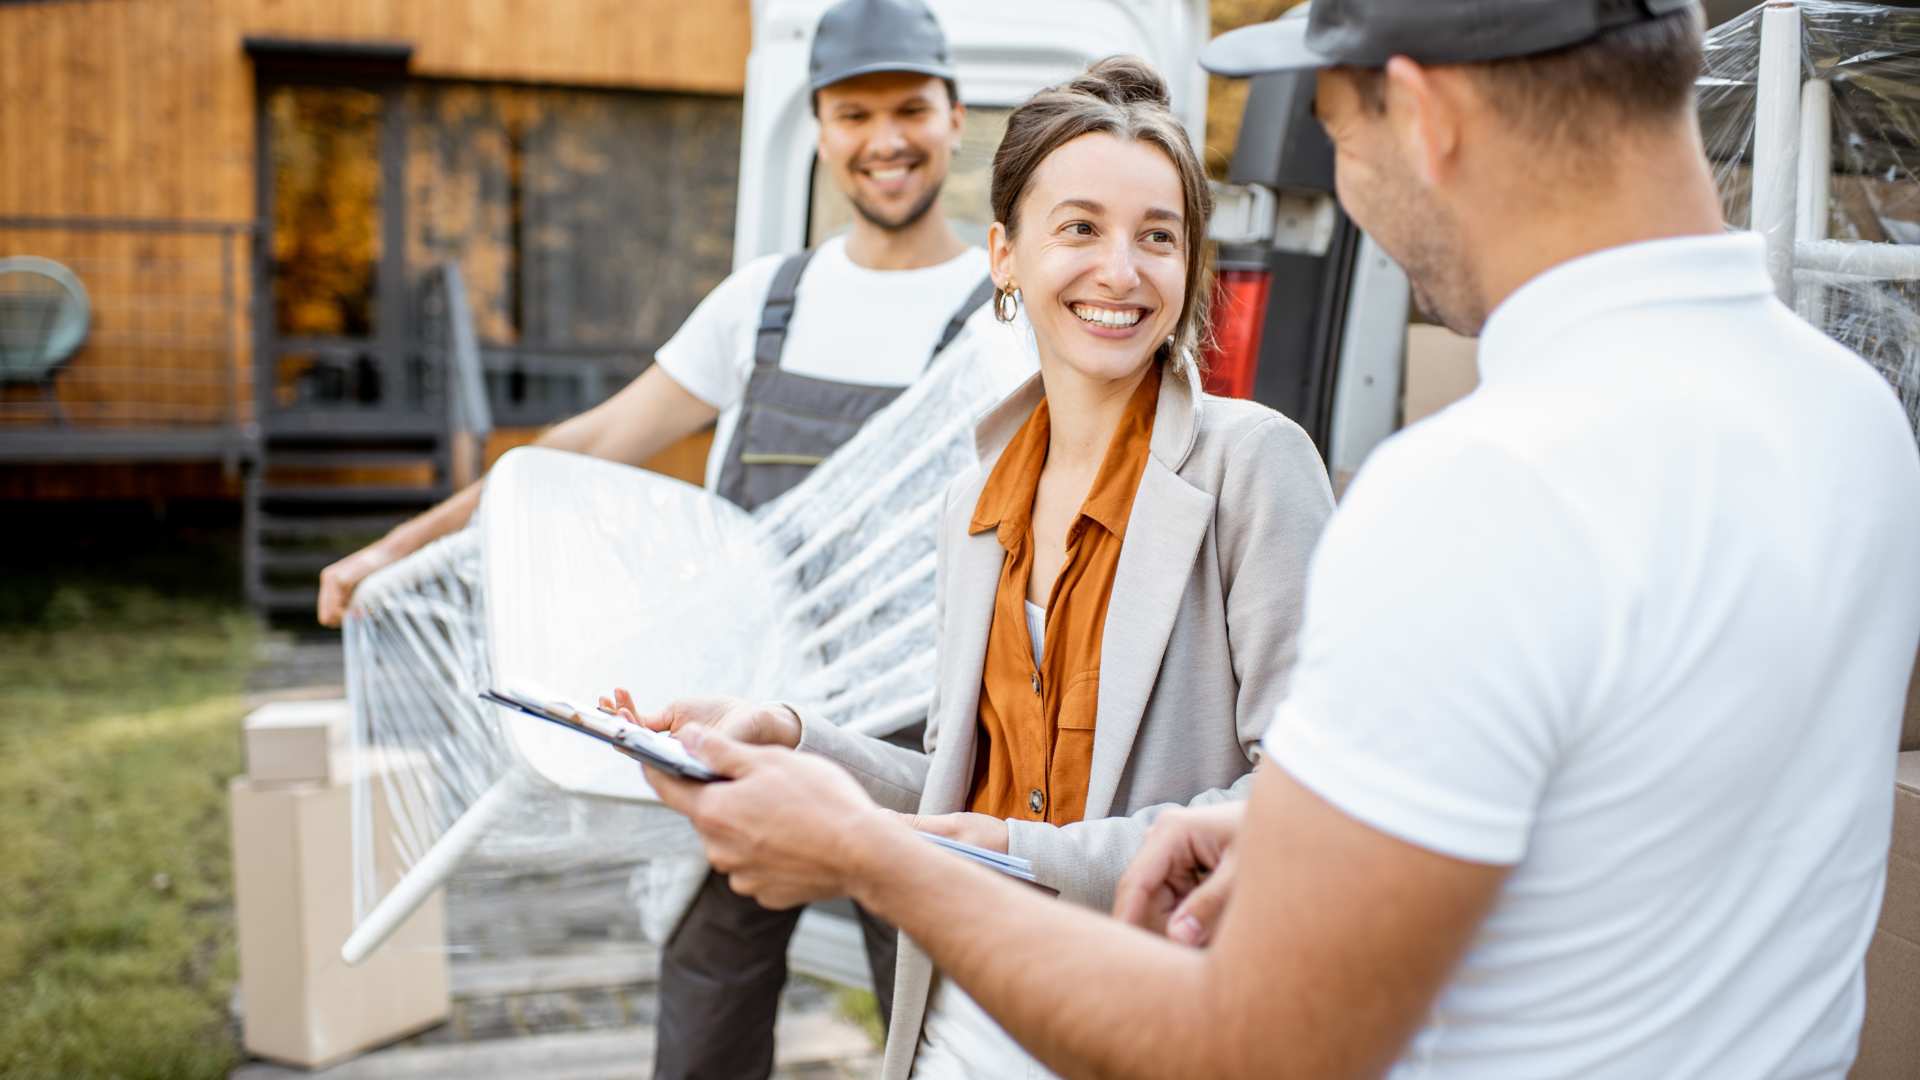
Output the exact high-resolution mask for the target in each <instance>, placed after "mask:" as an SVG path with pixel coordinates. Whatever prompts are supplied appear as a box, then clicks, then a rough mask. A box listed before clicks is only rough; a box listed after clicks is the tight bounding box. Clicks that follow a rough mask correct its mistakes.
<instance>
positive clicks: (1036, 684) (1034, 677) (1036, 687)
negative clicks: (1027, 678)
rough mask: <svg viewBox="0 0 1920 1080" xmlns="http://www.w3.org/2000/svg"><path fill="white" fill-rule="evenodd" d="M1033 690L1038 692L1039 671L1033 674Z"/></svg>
mask: <svg viewBox="0 0 1920 1080" xmlns="http://www.w3.org/2000/svg"><path fill="white" fill-rule="evenodd" d="M1033 692H1034V693H1036V694H1037V693H1039V692H1040V673H1039V672H1037V671H1036V672H1034V675H1033Z"/></svg>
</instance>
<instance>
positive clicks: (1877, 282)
mask: <svg viewBox="0 0 1920 1080" xmlns="http://www.w3.org/2000/svg"><path fill="white" fill-rule="evenodd" d="M1796 6H1797V7H1798V16H1799V17H1798V26H1799V39H1800V40H1799V44H1800V49H1799V57H1800V61H1799V66H1800V83H1801V84H1800V85H1799V86H1798V87H1797V88H1792V89H1797V90H1798V99H1797V104H1798V106H1799V113H1798V126H1797V131H1798V138H1795V139H1791V140H1790V142H1791V146H1790V149H1791V150H1792V151H1793V152H1794V153H1795V155H1796V156H1797V161H1796V162H1793V163H1792V164H1793V166H1794V167H1793V169H1792V171H1791V172H1788V171H1786V170H1784V169H1781V170H1776V174H1775V175H1776V177H1778V178H1783V182H1784V184H1785V185H1786V187H1787V188H1790V189H1791V193H1792V195H1793V197H1794V199H1795V204H1796V205H1795V213H1794V214H1793V215H1792V217H1791V218H1790V219H1781V224H1782V225H1784V226H1788V227H1790V228H1791V233H1790V237H1791V240H1792V245H1791V249H1792V251H1793V252H1794V257H1793V259H1792V270H1791V273H1792V288H1791V300H1792V302H1793V304H1794V307H1795V309H1796V310H1797V311H1798V312H1799V313H1800V315H1801V316H1802V317H1804V318H1806V319H1807V320H1808V321H1809V322H1811V323H1813V324H1814V325H1815V326H1818V327H1820V328H1821V329H1822V330H1824V331H1826V332H1827V333H1828V334H1830V335H1831V336H1833V337H1834V338H1835V339H1837V340H1838V341H1840V342H1842V343H1843V344H1845V345H1847V346H1848V347H1849V348H1852V349H1853V350H1855V351H1856V352H1858V353H1860V355H1862V356H1864V357H1866V359H1867V360H1868V361H1870V362H1871V363H1872V364H1873V365H1874V366H1875V367H1876V368H1877V369H1879V371H1880V372H1881V373H1882V374H1883V375H1885V376H1886V378H1887V381H1888V382H1889V383H1891V384H1892V385H1893V387H1894V389H1895V390H1896V391H1897V392H1898V393H1899V395H1900V400H1901V402H1902V403H1903V404H1904V405H1905V406H1906V408H1907V416H1908V419H1909V421H1910V422H1915V423H1916V426H1920V283H1916V282H1915V281H1914V280H1913V279H1914V278H1915V277H1916V276H1920V273H1917V272H1920V185H1917V184H1916V176H1915V172H1914V169H1915V166H1916V164H1920V11H1916V10H1908V9H1903V8H1890V7H1884V6H1881V5H1877V4H1856V3H1836V2H1829V0H1803V2H1801V3H1799V4H1798V5H1796ZM1784 14H1785V15H1786V16H1787V17H1788V18H1789V19H1791V17H1792V13H1791V12H1786V13H1784ZM1777 16H1778V13H1776V17H1777ZM1767 17H1768V16H1767V13H1766V10H1765V9H1764V8H1760V7H1756V8H1754V9H1753V10H1751V11H1749V12H1747V13H1746V14H1744V15H1741V16H1739V17H1738V18H1736V19H1734V20H1732V21H1731V22H1728V23H1725V24H1723V25H1721V26H1719V27H1716V28H1715V29H1713V30H1712V31H1710V32H1709V33H1708V34H1707V37H1706V42H1705V66H1704V69H1703V72H1702V75H1701V78H1700V81H1699V84H1698V94H1697V97H1698V103H1699V109H1700V124H1701V130H1702V133H1703V135H1704V136H1705V139H1706V146H1707V155H1708V157H1709V158H1710V159H1711V160H1712V162H1713V166H1714V180H1715V182H1716V184H1717V185H1718V187H1719V190H1720V198H1721V203H1722V206H1723V207H1724V209H1725V212H1726V218H1727V222H1728V224H1729V226H1730V227H1733V228H1749V227H1754V228H1759V227H1760V226H1759V225H1758V224H1756V223H1755V221H1754V217H1755V194H1754V192H1755V180H1756V177H1755V165H1756V151H1757V149H1758V144H1759V142H1760V141H1761V140H1760V137H1759V136H1760V129H1761V128H1762V127H1764V124H1763V123H1761V121H1762V120H1764V119H1765V118H1763V117H1761V116H1760V115H1759V112H1760V110H1759V104H1760V98H1761V93H1760V84H1761V82H1762V78H1763V75H1762V69H1763V66H1764V65H1763V61H1762V51H1763V50H1762V38H1763V27H1764V25H1765V23H1766V20H1767ZM1775 25H1776V26H1779V25H1788V26H1790V25H1792V24H1791V23H1790V22H1789V23H1786V24H1780V23H1776V24H1775ZM1789 44H1790V43H1789ZM1789 92H1790V91H1789ZM1775 100H1778V101H1781V102H1784V103H1786V104H1789V105H1791V104H1794V101H1793V99H1792V98H1790V97H1788V96H1787V95H1786V94H1781V95H1780V96H1778V97H1777V98H1776V99H1775ZM1788 134H1792V129H1791V128H1789V129H1788ZM1769 152H1770V153H1774V154H1776V155H1777V153H1778V151H1776V150H1772V149H1770V150H1769ZM1763 156H1764V155H1763ZM1774 160H1775V161H1776V162H1778V161H1779V160H1780V158H1779V157H1777V156H1776V157H1775V158H1774ZM1764 172H1765V171H1764V169H1763V175H1762V178H1761V182H1762V184H1765V183H1767V178H1766V176H1765V175H1764ZM1780 182H1782V180H1776V186H1777V185H1778V184H1779V183H1780ZM1765 201H1766V200H1765V198H1762V200H1761V202H1763V203H1764V202H1765Z"/></svg>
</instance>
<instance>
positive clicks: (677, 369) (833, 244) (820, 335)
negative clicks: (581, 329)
mask: <svg viewBox="0 0 1920 1080" xmlns="http://www.w3.org/2000/svg"><path fill="white" fill-rule="evenodd" d="M786 260H787V256H786V255H767V256H763V257H761V258H758V259H755V260H754V261H752V262H750V263H748V264H747V265H745V266H743V267H741V268H740V269H739V270H737V271H735V272H734V273H733V274H732V275H731V276H729V277H728V278H727V280H725V281H723V282H721V283H720V286H719V287H718V288H716V289H714V290H713V291H712V292H710V293H708V294H707V298H706V299H705V300H702V301H700V306H699V307H697V308H694V309H693V314H692V315H689V316H687V321H686V322H685V323H684V324H682V325H681V327H680V330H679V332H677V333H675V334H674V335H673V337H672V338H671V339H670V340H668V342H667V343H666V344H665V345H662V346H660V349H659V351H658V352H656V353H654V362H655V363H657V364H659V365H660V366H661V367H663V368H665V369H666V370H667V374H669V375H671V376H673V380H674V381H675V382H677V383H679V384H680V385H681V386H682V387H684V388H686V391H687V392H688V393H690V394H692V395H693V396H694V397H697V398H699V399H700V400H701V401H704V402H706V403H707V404H708V405H711V406H713V407H714V408H716V409H719V410H720V420H719V423H718V425H717V426H716V427H715V429H714V435H713V449H712V451H710V452H709V453H708V455H707V487H708V488H709V489H711V488H712V487H713V486H714V485H715V484H716V483H717V482H718V481H719V478H720V468H721V465H722V464H723V463H724V462H725V461H726V454H727V447H728V446H729V445H730V444H731V443H732V442H733V429H734V425H735V424H736V423H738V422H739V418H740V399H741V398H742V397H744V396H745V395H746V392H747V380H748V379H750V378H752V377H753V349H754V345H755V342H756V341H757V339H758V337H759V330H760V312H761V310H762V309H763V308H765V307H766V304H767V291H768V290H769V289H771V288H772V287H773V275H774V273H775V272H776V271H777V270H779V269H780V264H781V263H783V262H785V261H786ZM986 276H987V253H986V252H984V251H982V250H980V249H979V248H977V247H970V248H968V249H967V250H966V251H964V252H961V253H960V254H959V255H956V256H954V257H953V258H951V259H948V260H947V261H946V262H943V263H941V264H939V265H938V266H929V267H925V268H922V269H919V270H869V269H867V268H866V267H863V266H859V265H856V264H855V263H854V261H853V260H852V259H849V258H847V240H846V237H844V236H841V237H835V238H833V239H832V240H828V241H826V242H825V243H823V244H821V245H820V249H819V251H817V252H816V253H815V254H814V256H813V261H811V262H809V263H808V264H807V269H806V272H805V273H804V274H802V275H800V284H799V286H798V287H797V288H796V289H795V290H794V296H793V318H792V320H791V321H789V322H788V323H787V343H786V347H785V348H784V349H783V350H782V352H781V354H780V367H781V369H782V370H784V371H791V372H793V373H794V374H796V375H806V376H810V377H812V378H816V379H830V380H832V381H834V382H843V383H856V384H859V385H862V386H907V385H910V384H912V382H913V381H914V380H915V379H917V378H919V377H920V373H921V372H922V371H924V370H926V366H927V360H928V359H929V358H930V357H932V355H933V347H934V346H935V345H936V344H938V343H939V341H940V335H941V333H942V332H943V331H945V330H946V328H947V322H948V320H950V319H952V318H953V314H954V312H955V311H957V310H959V308H960V305H961V304H962V303H963V302H965V300H966V299H967V296H968V295H969V294H971V293H972V292H973V289H974V286H976V285H978V284H980V281H981V279H982V278H984V277H986ZM989 303H991V301H989Z"/></svg>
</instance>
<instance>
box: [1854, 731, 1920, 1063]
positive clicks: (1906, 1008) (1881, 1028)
mask: <svg viewBox="0 0 1920 1080" xmlns="http://www.w3.org/2000/svg"><path fill="white" fill-rule="evenodd" d="M1909 716H1911V713H1909ZM1917 1076H1920V752H1909V753H1904V754H1901V755H1900V777H1899V781H1898V783H1897V784H1896V786H1895V788H1894V806H1893V850H1892V851H1891V852H1890V853H1889V854H1888V856H1887V895H1886V899H1885V900H1884V901H1882V903H1881V905H1880V926H1879V928H1878V929H1876V930H1875V931H1874V933H1873V944H1872V945H1871V946H1870V947H1868V949H1867V1019H1866V1024H1865V1026H1863V1027H1862V1028H1861V1030H1860V1056H1859V1058H1858V1059H1857V1060H1856V1061H1855V1062H1854V1066H1853V1071H1852V1072H1851V1073H1849V1074H1848V1080H1914V1078H1915V1077H1917Z"/></svg>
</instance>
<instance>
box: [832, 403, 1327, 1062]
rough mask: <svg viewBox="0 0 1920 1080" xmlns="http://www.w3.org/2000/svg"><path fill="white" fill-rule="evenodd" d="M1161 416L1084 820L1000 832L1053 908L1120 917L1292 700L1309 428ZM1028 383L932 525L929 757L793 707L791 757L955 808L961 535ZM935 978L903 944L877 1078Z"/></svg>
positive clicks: (978, 598)
mask: <svg viewBox="0 0 1920 1080" xmlns="http://www.w3.org/2000/svg"><path fill="white" fill-rule="evenodd" d="M1162 379H1163V382H1162V383H1161V387H1160V404H1159V407H1158V409H1157V410H1156V412H1155V413H1154V421H1153V439H1152V442H1151V443H1150V446H1149V457H1148V461H1147V466H1146V470H1145V472H1144V473H1143V474H1142V475H1141V477H1140V487H1139V490H1138V492H1137V493H1136V494H1135V495H1134V501H1133V513H1132V516H1131V517H1130V518H1129V519H1128V522H1127V537H1126V542H1125V545H1124V546H1123V547H1122V548H1121V551H1120V562H1119V565H1118V567H1117V568H1116V569H1115V571H1114V583H1113V593H1112V595H1111V598H1110V599H1109V601H1108V607H1107V622H1106V629H1105V632H1104V636H1103V637H1102V638H1101V646H1100V648H1101V653H1100V695H1099V705H1098V707H1097V711H1096V713H1095V717H1094V736H1093V774H1092V777H1091V779H1090V783H1089V786H1088V790H1087V806H1086V820H1083V821H1080V822H1077V823H1075V824H1072V825H1065V826H1058V827H1056V826H1052V825H1048V824H1045V823H1042V822H1030V821H1012V822H1009V841H1010V843H1009V849H1010V851H1011V852H1012V854H1014V855H1019V856H1021V857H1023V858H1027V859H1031V860H1032V861H1033V869H1034V874H1035V876H1036V877H1038V878H1039V879H1040V881H1041V882H1043V883H1045V884H1046V885H1049V886H1051V887H1053V888H1056V889H1058V890H1060V896H1061V898H1062V899H1064V900H1069V901H1072V902H1074V903H1078V904H1084V905H1086V906H1088V907H1092V908H1096V909H1099V910H1103V911H1104V910H1106V909H1108V908H1109V907H1111V906H1112V903H1113V893H1114V889H1115V887H1116V886H1117V885H1118V884H1119V881H1120V876H1121V874H1122V873H1124V872H1125V870H1126V868H1127V863H1128V862H1129V861H1131V860H1132V858H1133V855H1134V853H1135V852H1136V851H1138V850H1139V847H1140V843H1141V841H1142V840H1143V839H1144V838H1145V836H1146V832H1147V829H1148V828H1149V827H1150V826H1151V825H1152V824H1153V820H1154V818H1156V817H1158V816H1159V815H1160V814H1161V813H1163V812H1164V811H1166V810H1167V809H1168V808H1169V807H1173V806H1180V805H1198V804H1203V803H1210V802H1219V801H1222V800H1225V799H1231V798H1244V797H1245V796H1246V793H1247V789H1248V788H1249V787H1250V785H1251V779H1252V778H1251V772H1252V769H1253V762H1254V760H1255V752H1256V751H1255V746H1256V744H1257V743H1258V741H1259V739H1260V737H1261V735H1263V734H1264V733H1265V731H1266V727H1267V722H1268V720H1269V719H1270V718H1271V717H1272V716H1273V712H1274V707H1275V706H1276V705H1278V704H1279V703H1280V699H1281V697H1282V696H1284V693H1285V690H1286V682H1287V672H1288V669H1289V668H1290V667H1291V666H1292V664H1293V657H1294V635H1295V633H1296V632H1297V631H1298V630H1299V627H1300V609H1301V597H1302V593H1303V590H1304V587H1305V583H1306V571H1307V560H1308V558H1309V556H1310V555H1311V554H1312V552H1313V547H1314V544H1315V542H1316V541H1317V540H1318V539H1319V536H1320V530H1321V528H1322V526H1323V525H1325V523H1326V520H1327V518H1328V516H1329V515H1330V514H1331V513H1332V512H1333V493H1332V490H1331V489H1330V488H1329V486H1328V483H1327V472H1326V466H1325V465H1324V464H1322V462H1321V460H1320V455H1319V454H1318V453H1317V452H1316V451H1315V450H1314V447H1313V443H1312V442H1311V441H1310V440H1309V439H1308V438H1307V436H1306V433H1305V432H1303V431H1301V430H1300V428H1299V427H1298V426H1297V425H1296V424H1294V423H1293V422H1292V421H1291V420H1288V419H1287V418H1286V417H1284V416H1282V415H1280V414H1279V413H1277V412H1274V411H1273V410H1272V409H1269V408H1267V407H1265V406H1263V405H1257V404H1254V403H1253V402H1249V401H1238V400H1232V399H1227V398H1215V397H1208V396H1204V395H1201V396H1198V397H1196V395H1195V392H1194V390H1193V388H1192V387H1191V385H1190V384H1189V383H1188V382H1187V380H1186V379H1185V378H1183V377H1182V376H1180V375H1178V374H1176V373H1175V372H1173V371H1171V370H1168V371H1167V372H1165V373H1164V374H1163V375H1162ZM1042 393H1043V391H1042V388H1041V385H1040V379H1039V377H1038V376H1035V377H1034V378H1033V379H1032V380H1030V381H1028V382H1027V383H1026V385H1024V386H1022V387H1021V388H1020V389H1019V390H1016V391H1015V392H1014V393H1013V394H1012V395H1011V396H1009V397H1008V398H1007V399H1006V400H1005V401H1003V402H1001V403H1000V404H999V405H998V406H996V407H995V408H994V409H993V411H991V412H989V413H988V414H987V415H986V416H985V417H984V418H982V419H981V421H980V423H979V425H978V426H977V427H976V429H975V445H976V447H977V449H978V452H979V459H980V464H979V465H978V466H976V467H975V468H973V469H971V470H969V471H968V472H966V473H963V474H961V475H960V476H959V477H958V478H956V479H955V480H954V482H953V484H952V486H951V487H949V488H948V489H947V499H946V505H945V507H944V509H943V510H942V513H941V519H940V542H939V560H938V561H939V570H938V575H939V576H938V585H937V588H936V593H937V598H938V599H937V601H936V603H937V612H936V618H937V627H938V629H937V631H936V634H937V639H936V640H937V642H938V649H939V654H938V660H937V662H936V663H937V667H936V676H935V677H936V683H935V686H934V691H933V702H932V705H931V706H930V711H929V716H928V720H927V734H926V753H925V754H918V753H915V752H913V751H911V750H907V749H903V748H900V747H897V746H893V745H891V744H888V743H885V742H882V741H880V740H878V739H872V738H868V737H865V736H861V735H855V734H852V733H850V732H846V731H843V730H841V729H839V728H836V727H834V726H833V725H832V724H830V723H827V722H826V721H824V720H822V719H821V718H819V717H818V716H817V715H812V714H810V712H809V711H808V710H806V709H800V710H799V713H800V717H801V731H802V735H801V740H800V749H802V750H810V751H813V752H815V753H819V754H822V755H824V756H827V757H830V758H832V759H834V760H835V761H838V762H840V763H841V764H842V765H844V766H845V767H846V768H847V769H848V770H849V771H850V772H852V773H853V775H854V776H855V777H856V778H857V779H859V780H860V782H861V783H862V784H863V785H864V786H865V787H866V789H867V791H868V792H869V793H870V794H871V795H872V796H873V797H874V799H875V800H877V801H878V802H879V803H880V804H881V805H883V806H887V807H890V808H891V809H894V810H898V811H901V812H903V813H915V812H917V813H922V814H948V813H954V812H956V811H960V810H964V809H966V799H967V788H968V785H969V782H970V781H971V779H972V777H973V749H974V734H975V731H976V729H977V719H978V713H979V707H980V678H981V672H982V670H983V669H984V666H985V663H986V649H987V634H988V631H989V629H990V628H991V625H992V622H993V606H994V603H993V602H994V594H995V591H996V589H997V588H998V586H999V581H1000V570H1001V564H1002V563H1003V561H1004V560H1005V558H1006V550H1005V549H1004V548H1002V547H1001V546H1000V542H999V540H998V539H997V538H996V537H995V535H994V533H993V532H991V531H988V532H983V533H981V534H979V535H978V536H969V535H967V525H968V522H969V520H970V519H971V517H972V515H973V507H974V503H975V502H976V501H977V500H978V499H979V497H980V490H981V488H982V487H983V486H984V485H985V483H986V478H987V475H988V474H989V473H990V472H991V471H992V469H993V465H994V462H995V461H997V460H998V459H999V456H1000V453H1001V451H1002V450H1004V449H1005V448H1006V445H1007V443H1008V442H1009V441H1011V440H1012V438H1013V435H1014V433H1015V432H1016V431H1018V430H1019V428H1020V425H1021V424H1022V423H1024V422H1025V421H1026V419H1027V417H1028V416H1029V415H1030V414H1031V413H1032V412H1033V410H1034V408H1035V407H1036V406H1038V405H1039V403H1040V399H1041V397H1042ZM932 980H933V965H932V963H931V961H929V960H928V958H927V955H926V954H925V953H924V952H922V951H920V950H919V949H918V948H917V947H915V946H914V945H913V943H912V942H911V941H908V940H906V939H905V938H904V937H903V938H902V939H901V943H900V961H899V967H898V969H897V972H896V975H895V979H894V994H893V1017H892V1022H891V1024H890V1025H889V1030H890V1031H891V1033H892V1037H890V1038H889V1040H888V1045H887V1055H886V1064H885V1067H884V1069H883V1072H882V1076H883V1077H885V1078H886V1080H905V1078H906V1077H907V1074H908V1072H909V1071H910V1070H911V1068H912V1063H913V1054H914V1050H915V1047H916V1046H917V1045H918V1042H919V1032H920V1025H921V1021H922V1019H923V1018H924V1016H925V1014H926V1007H927V1001H928V996H929V994H930V992H931V989H932Z"/></svg>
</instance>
